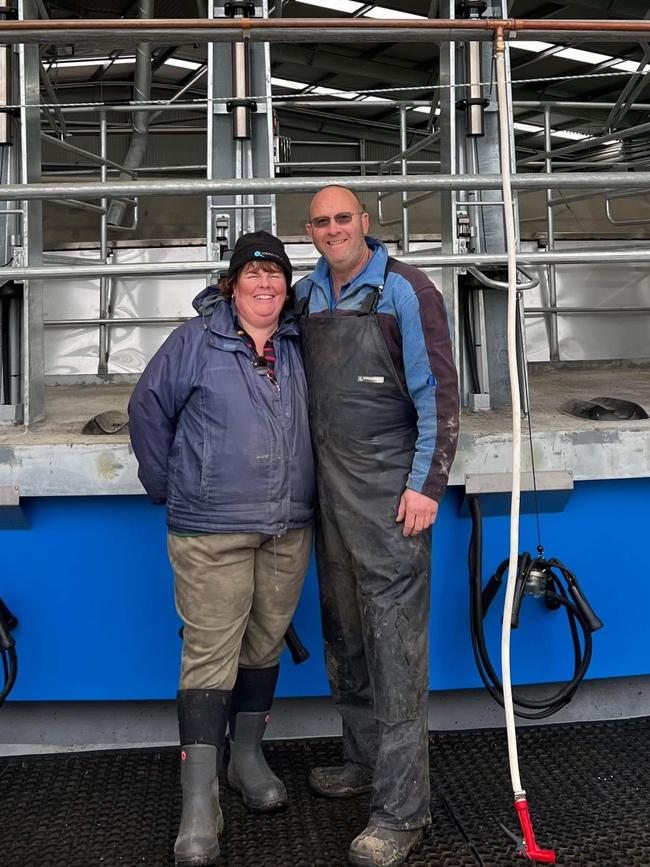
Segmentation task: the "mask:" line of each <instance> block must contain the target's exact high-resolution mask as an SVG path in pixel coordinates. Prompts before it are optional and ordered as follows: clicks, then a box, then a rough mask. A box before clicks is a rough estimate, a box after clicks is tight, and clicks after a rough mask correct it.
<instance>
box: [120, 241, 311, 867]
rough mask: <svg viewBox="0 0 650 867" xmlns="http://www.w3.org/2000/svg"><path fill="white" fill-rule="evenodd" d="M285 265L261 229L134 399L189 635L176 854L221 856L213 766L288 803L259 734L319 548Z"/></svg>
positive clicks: (138, 439) (247, 795) (255, 798)
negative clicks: (222, 764)
mask: <svg viewBox="0 0 650 867" xmlns="http://www.w3.org/2000/svg"><path fill="white" fill-rule="evenodd" d="M290 286H291V263H290V262H289V259H288V258H287V255H286V253H285V250H284V246H283V244H282V242H281V241H280V240H279V239H278V238H276V237H274V236H273V235H270V234H269V233H267V232H253V233H251V234H247V235H243V236H242V237H241V238H240V239H239V240H238V241H237V244H236V245H235V249H234V251H233V255H232V258H231V260H230V267H229V270H228V275H227V278H226V284H225V286H224V287H223V289H221V290H220V289H219V287H216V286H208V288H207V289H205V290H204V291H203V292H201V294H200V295H198V296H197V298H196V299H195V300H194V307H195V309H196V310H197V312H198V313H199V316H198V317H196V318H194V319H192V320H190V321H189V322H187V323H185V324H184V325H182V326H181V327H180V328H177V329H176V330H175V331H174V332H173V333H172V334H171V335H170V336H169V338H168V339H167V340H166V341H165V343H164V344H163V345H162V347H161V348H160V349H159V350H158V352H157V353H156V355H155V356H154V357H153V358H152V359H151V361H150V362H149V364H148V365H147V367H146V369H145V371H144V373H143V374H142V377H141V378H140V381H139V382H138V384H137V386H136V388H135V391H134V392H133V396H132V398H131V401H130V404H129V417H130V430H131V441H132V443H133V450H134V452H135V455H136V457H137V459H138V462H139V478H140V480H141V482H142V484H143V485H144V487H145V489H146V491H147V492H148V493H149V494H150V495H151V496H152V497H153V498H154V500H155V501H157V502H159V503H163V502H164V503H165V504H166V506H167V523H168V528H169V534H168V551H169V558H170V561H171V564H172V568H173V571H174V591H175V598H176V607H177V610H178V613H179V615H180V616H181V618H182V620H183V624H184V627H183V630H184V636H183V638H184V640H183V654H182V662H181V675H180V688H179V691H178V695H177V707H178V721H179V730H180V743H181V759H182V764H181V784H182V788H183V815H182V818H181V826H180V830H179V834H178V838H177V840H176V845H175V847H174V853H175V859H176V864H177V865H207V864H213V863H214V862H215V859H216V858H217V857H218V854H219V844H218V839H217V834H218V833H219V832H220V831H221V829H222V827H223V818H222V816H221V810H220V807H219V800H218V784H217V770H218V765H219V754H220V752H221V751H222V747H223V743H224V737H225V730H226V725H227V724H228V726H229V737H230V746H231V753H230V756H231V757H230V765H229V768H228V780H229V783H230V784H231V785H232V786H234V787H235V788H236V789H238V790H239V791H240V792H241V794H242V797H243V800H244V803H245V804H246V805H247V806H248V807H249V808H250V809H252V810H260V811H262V810H272V809H276V808H278V807H281V806H282V805H283V804H285V803H286V800H287V793H286V790H285V788H284V785H283V784H282V782H281V781H280V780H279V779H278V778H277V777H276V776H275V775H274V774H273V773H272V771H271V770H270V768H269V767H268V765H267V764H266V761H265V759H264V756H263V753H262V749H261V742H262V737H263V734H264V729H265V726H266V721H267V719H268V712H269V709H270V707H271V703H272V701H273V694H274V691H275V685H276V681H277V677H278V670H279V667H278V663H279V658H280V653H281V651H282V648H283V646H284V642H283V636H284V633H285V631H286V630H287V627H288V626H289V623H290V621H291V617H292V615H293V612H294V609H295V607H296V604H297V602H298V596H299V594H300V590H301V587H302V582H303V579H304V575H305V572H306V569H307V563H308V559H309V554H310V549H311V520H312V493H313V464H312V451H311V443H310V439H309V428H308V420H307V408H306V406H307V404H306V400H307V394H306V385H305V377H304V372H303V367H302V360H301V357H300V350H299V344H298V327H297V323H296V322H295V320H294V318H293V317H292V316H291V315H289V314H288V313H287V312H286V310H285V308H286V304H287V298H288V287H290Z"/></svg>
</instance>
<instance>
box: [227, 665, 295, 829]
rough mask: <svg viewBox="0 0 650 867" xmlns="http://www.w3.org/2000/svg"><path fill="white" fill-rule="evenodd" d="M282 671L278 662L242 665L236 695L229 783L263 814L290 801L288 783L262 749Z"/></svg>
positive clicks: (231, 728)
mask: <svg viewBox="0 0 650 867" xmlns="http://www.w3.org/2000/svg"><path fill="white" fill-rule="evenodd" d="M278 673H279V666H277V665H275V666H273V668H240V669H239V672H238V674H237V682H236V683H235V688H234V689H233V694H232V710H231V714H230V722H229V731H230V734H229V738H230V764H229V765H228V783H229V785H231V786H232V787H233V789H236V790H237V791H238V792H240V793H241V796H242V800H243V801H244V804H245V805H246V806H247V807H248V809H249V810H252V811H254V812H260V813H262V812H268V811H270V810H277V809H279V808H280V807H284V805H285V804H286V803H287V790H286V789H285V787H284V783H283V782H282V781H281V780H279V779H278V778H277V777H276V776H275V774H274V773H273V771H272V770H271V768H269V766H268V765H267V763H266V759H265V757H264V752H263V751H262V739H263V737H264V731H265V730H266V724H267V722H268V718H269V711H270V708H271V704H272V703H273V695H274V693H275V685H276V683H277V680H278Z"/></svg>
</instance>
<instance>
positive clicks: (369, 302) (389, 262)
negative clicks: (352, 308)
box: [357, 256, 397, 316]
mask: <svg viewBox="0 0 650 867" xmlns="http://www.w3.org/2000/svg"><path fill="white" fill-rule="evenodd" d="M396 264H397V259H395V258H393V256H389V257H388V258H387V259H386V268H385V269H384V284H385V283H386V279H387V277H388V275H389V274H390V272H391V271H392V270H393V268H394V267H395V265H396ZM383 291H384V286H383V285H382V286H378V287H377V288H376V289H375V291H374V292H369V293H368V295H366V297H365V298H364V299H363V302H362V304H361V307H359V310H358V311H357V316H368V315H369V314H370V313H376V312H377V306H378V305H379V299H380V298H381V293H382V292H383Z"/></svg>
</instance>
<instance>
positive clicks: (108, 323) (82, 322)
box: [43, 307, 650, 328]
mask: <svg viewBox="0 0 650 867" xmlns="http://www.w3.org/2000/svg"><path fill="white" fill-rule="evenodd" d="M587 313H588V314H593V313H649V314H650V307H529V308H527V309H526V310H525V312H524V316H526V317H533V316H534V317H539V316H547V315H551V314H560V315H564V314H567V315H568V316H579V315H581V314H587ZM190 319H193V317H192V316H156V317H139V316H129V317H128V319H125V318H124V317H122V318H121V319H50V320H46V321H45V322H44V323H43V325H44V327H45V328H68V327H70V328H93V327H95V328H96V327H100V328H106V327H114V326H115V327H120V328H122V327H128V326H133V327H134V328H135V327H139V326H141V325H180V324H181V323H183V322H188V321H189V320H190Z"/></svg>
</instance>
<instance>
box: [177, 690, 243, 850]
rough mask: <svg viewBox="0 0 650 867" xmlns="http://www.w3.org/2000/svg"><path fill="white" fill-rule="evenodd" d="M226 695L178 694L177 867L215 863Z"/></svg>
mask: <svg viewBox="0 0 650 867" xmlns="http://www.w3.org/2000/svg"><path fill="white" fill-rule="evenodd" d="M229 704H230V693H229V692H226V691H224V690H219V689H207V690H204V689H201V690H199V689H190V690H179V693H178V696H177V707H178V723H179V730H180V739H181V744H182V746H181V788H182V790H183V813H182V815H181V822H180V827H179V830H178V837H177V838H176V843H175V844H174V863H175V865H176V867H208V865H214V864H216V863H217V860H218V858H219V839H218V837H219V834H220V833H221V831H222V830H223V814H222V812H221V807H220V806H219V781H218V778H217V768H218V765H219V754H220V753H221V752H222V751H223V744H224V738H225V731H226V720H227V718H228V712H229Z"/></svg>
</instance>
